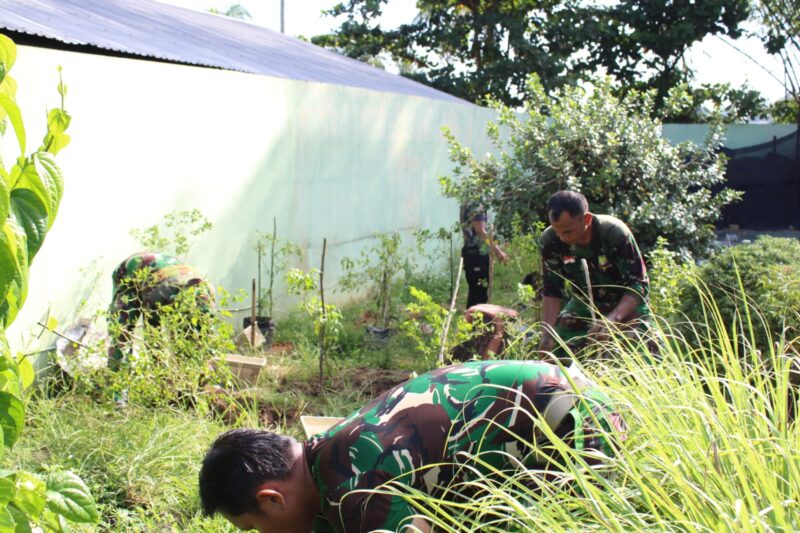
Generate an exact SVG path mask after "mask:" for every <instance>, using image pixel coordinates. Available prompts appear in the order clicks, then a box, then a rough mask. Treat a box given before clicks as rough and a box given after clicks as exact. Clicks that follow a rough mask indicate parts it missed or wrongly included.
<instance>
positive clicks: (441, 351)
mask: <svg viewBox="0 0 800 533" xmlns="http://www.w3.org/2000/svg"><path fill="white" fill-rule="evenodd" d="M463 269H464V258H463V257H462V258H460V259H459V261H458V275H457V276H456V288H455V290H454V291H453V295H452V297H451V298H450V309H449V310H448V311H447V319H446V320H445V322H444V329H443V330H442V340H441V342H440V343H439V356H438V357H437V358H436V360H437V361H438V363H439V364H440V365H441V364H443V363H444V345H445V343H446V342H447V332H448V331H449V330H450V320H452V318H453V311H454V310H455V308H456V298H457V297H458V285H459V283H460V282H461V271H462V270H463Z"/></svg>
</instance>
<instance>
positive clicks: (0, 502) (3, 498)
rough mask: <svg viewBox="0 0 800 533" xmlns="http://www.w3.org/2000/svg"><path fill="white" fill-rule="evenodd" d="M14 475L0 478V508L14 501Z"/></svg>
mask: <svg viewBox="0 0 800 533" xmlns="http://www.w3.org/2000/svg"><path fill="white" fill-rule="evenodd" d="M15 477H16V476H15V475H11V476H6V477H0V506H4V505H7V504H8V502H10V501H11V500H13V499H14V493H15V492H16V487H15V485H14V478H15Z"/></svg>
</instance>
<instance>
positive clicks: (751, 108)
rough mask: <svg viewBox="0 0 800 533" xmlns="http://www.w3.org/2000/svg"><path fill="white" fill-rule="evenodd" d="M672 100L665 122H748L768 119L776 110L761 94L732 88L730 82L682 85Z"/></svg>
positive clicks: (664, 113) (664, 112)
mask: <svg viewBox="0 0 800 533" xmlns="http://www.w3.org/2000/svg"><path fill="white" fill-rule="evenodd" d="M669 96H670V98H669V100H668V102H665V105H663V106H662V109H661V116H662V119H663V120H664V122H670V123H696V122H707V121H708V120H709V118H711V117H719V118H720V119H721V120H722V121H723V122H725V123H734V122H748V121H751V120H756V119H761V118H767V116H769V115H770V113H771V109H772V107H770V106H768V105H767V101H766V99H765V98H764V97H763V96H761V93H759V92H758V91H756V90H754V89H751V88H749V87H748V86H747V85H743V86H742V87H740V88H738V89H737V88H735V87H731V85H730V84H728V83H704V84H702V85H700V86H699V87H690V86H689V85H688V84H685V83H681V84H679V85H676V86H675V87H673V88H672V89H670V91H669Z"/></svg>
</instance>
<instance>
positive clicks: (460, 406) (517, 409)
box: [304, 361, 624, 533]
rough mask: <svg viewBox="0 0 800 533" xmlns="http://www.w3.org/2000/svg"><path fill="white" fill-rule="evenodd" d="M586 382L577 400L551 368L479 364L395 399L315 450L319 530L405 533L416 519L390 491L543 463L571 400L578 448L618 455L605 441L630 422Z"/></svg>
mask: <svg viewBox="0 0 800 533" xmlns="http://www.w3.org/2000/svg"><path fill="white" fill-rule="evenodd" d="M582 382H583V384H584V387H583V388H581V389H580V392H579V394H574V393H573V388H572V386H571V384H570V382H569V381H568V379H567V377H565V376H564V375H563V373H562V372H561V370H559V368H558V367H556V366H554V365H550V364H548V363H543V362H535V361H473V362H469V363H464V364H461V365H455V366H450V367H447V368H441V369H438V370H434V371H433V372H429V373H427V374H424V375H422V376H419V377H417V378H415V379H412V380H410V381H407V382H406V383H403V384H401V385H398V386H397V387H395V388H393V389H391V390H389V391H387V392H386V393H384V394H383V395H382V396H380V397H379V398H377V399H376V400H374V401H372V402H371V403H369V404H368V405H366V406H365V407H363V408H362V409H360V410H359V411H356V412H355V413H353V414H352V415H350V416H349V417H348V418H346V419H345V420H344V421H342V422H341V423H339V424H338V425H336V426H334V427H333V428H331V429H330V430H328V431H326V432H324V433H321V434H318V435H315V436H313V437H312V438H311V439H309V440H308V441H307V442H306V443H305V445H304V449H305V456H306V460H307V461H308V463H309V467H310V469H311V473H312V476H313V478H314V480H315V482H316V483H317V485H318V487H319V491H320V505H321V509H322V512H321V514H320V516H319V517H318V518H317V521H316V523H315V527H314V531H315V532H329V531H336V532H340V533H341V532H345V533H358V532H366V531H375V530H388V531H396V530H397V529H398V527H401V526H403V525H404V524H408V523H409V522H410V520H411V517H412V516H413V515H414V514H415V513H416V512H415V510H414V508H413V507H412V506H411V505H410V504H409V503H407V502H406V501H405V500H404V499H403V498H401V497H398V496H396V495H392V494H389V493H387V492H386V491H385V489H386V488H388V487H395V488H398V487H399V488H400V490H401V491H405V490H407V488H408V487H412V488H414V489H417V490H420V491H422V492H424V493H427V494H430V495H434V496H438V495H441V494H442V492H443V490H444V489H446V488H447V487H448V486H450V487H452V485H453V484H454V483H458V482H459V481H462V480H463V479H464V476H463V475H462V474H463V472H464V471H465V470H466V469H467V468H478V469H479V470H483V471H484V472H487V471H488V470H487V468H486V466H485V465H482V464H481V465H479V464H478V462H477V461H476V457H478V456H479V458H480V461H482V462H485V463H486V464H488V465H491V467H492V468H497V469H510V468H512V465H511V464H510V458H511V457H513V458H516V459H519V460H521V461H522V462H523V463H524V464H526V465H528V466H536V464H540V462H541V460H542V457H543V456H542V455H541V454H542V453H543V452H542V450H544V449H546V448H547V444H548V441H547V439H546V438H545V437H544V436H543V435H544V434H543V433H542V429H541V427H542V426H541V424H542V423H544V422H543V420H546V419H547V417H548V414H547V411H546V410H547V408H548V406H549V405H551V402H552V401H553V400H554V399H555V398H559V397H560V398H564V397H565V395H566V399H567V400H568V401H569V404H568V405H567V406H566V409H564V410H562V411H561V413H562V415H561V419H565V418H567V417H569V416H571V417H572V419H573V421H574V427H575V432H574V434H573V437H572V443H573V444H572V445H573V446H574V447H575V448H577V449H586V448H592V449H596V450H600V451H602V452H604V453H606V454H611V453H612V449H611V447H610V445H609V443H608V441H607V440H606V437H605V436H604V435H603V433H605V434H606V435H607V433H606V432H607V431H619V432H624V423H623V421H622V419H621V417H620V416H619V415H618V414H616V413H613V412H612V410H611V407H610V402H609V399H608V398H607V397H606V396H605V395H604V394H602V393H600V392H599V391H597V390H596V389H594V388H592V387H590V386H588V383H587V382H585V381H582ZM551 412H552V410H551ZM594 421H599V422H600V425H601V426H602V431H598V430H597V428H596V426H595V423H594ZM547 423H550V420H548V422H547ZM553 424H557V423H556V422H553ZM623 434H624V433H623ZM537 452H538V453H537ZM465 467H466V468H465ZM462 488H463V487H462ZM374 489H378V491H377V492H375V491H374ZM461 492H462V493H463V490H461Z"/></svg>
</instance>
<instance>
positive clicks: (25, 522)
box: [8, 507, 33, 533]
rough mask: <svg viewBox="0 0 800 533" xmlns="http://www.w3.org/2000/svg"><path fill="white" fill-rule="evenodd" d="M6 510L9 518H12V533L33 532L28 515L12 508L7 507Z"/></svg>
mask: <svg viewBox="0 0 800 533" xmlns="http://www.w3.org/2000/svg"><path fill="white" fill-rule="evenodd" d="M8 510H9V511H10V512H11V516H12V517H14V533H31V531H33V530H32V529H31V520H30V518H29V517H28V515H26V514H25V513H23V512H22V511H20V510H19V509H15V508H14V507H9V508H8Z"/></svg>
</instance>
